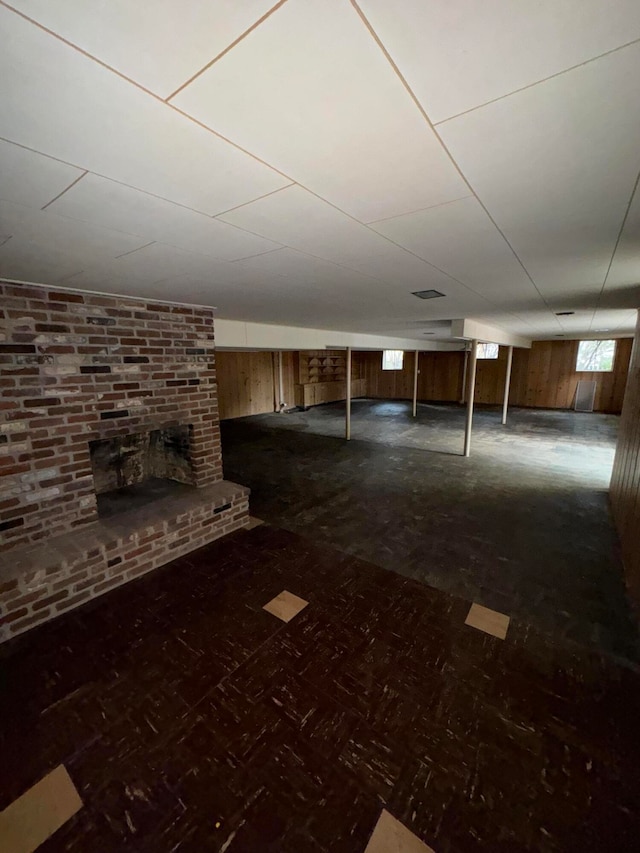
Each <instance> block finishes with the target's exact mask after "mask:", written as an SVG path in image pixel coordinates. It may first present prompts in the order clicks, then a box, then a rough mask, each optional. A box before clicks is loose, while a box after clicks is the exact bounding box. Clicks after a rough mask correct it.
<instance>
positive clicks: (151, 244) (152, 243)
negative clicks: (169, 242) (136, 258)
mask: <svg viewBox="0 0 640 853" xmlns="http://www.w3.org/2000/svg"><path fill="white" fill-rule="evenodd" d="M156 243H157V240H151V242H150V243H145V244H144V246H137V247H136V248H135V249H130V250H129V251H128V252H123V253H122V254H121V255H115V258H116V259H117V258H126V256H127V255H133V254H135V253H136V252H139V251H140V250H141V249H147V248H149V246H155V244H156Z"/></svg>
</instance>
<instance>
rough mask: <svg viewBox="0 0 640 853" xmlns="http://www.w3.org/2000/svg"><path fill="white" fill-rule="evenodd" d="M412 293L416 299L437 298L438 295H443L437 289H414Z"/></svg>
mask: <svg viewBox="0 0 640 853" xmlns="http://www.w3.org/2000/svg"><path fill="white" fill-rule="evenodd" d="M413 295H414V296H417V297H418V299H437V298H438V296H444V293H440V291H439V290H414V291H413Z"/></svg>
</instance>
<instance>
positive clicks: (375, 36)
mask: <svg viewBox="0 0 640 853" xmlns="http://www.w3.org/2000/svg"><path fill="white" fill-rule="evenodd" d="M350 2H351V5H352V6H353V8H354V9H355V10H356V12H357V13H358V15H359V16H360V18H361V20H362V22H363V24H364V26H365V27H366V28H367V30H368V31H369V33H370V35H371V37H372V38H373V40H374V41H375V42H376V44H377V45H378V47H379V48H380V50H381V51H382V53H383V54H384V56H385V58H386V59H387V61H388V62H389V64H390V66H391V67H392V68H393V70H394V71H395V73H396V74H397V75H398V78H399V79H400V81H401V83H402V85H403V86H404V87H405V89H406V91H407V93H408V94H409V96H410V97H411V99H412V100H413V102H414V103H415V105H416V106H417V108H418V109H419V111H420V113H421V114H422V117H423V118H424V120H425V121H426V122H427V124H428V126H429V127H430V128H431V130H432V131H433V133H434V134H435V136H436V138H437V139H438V141H439V142H440V145H441V146H442V149H443V151H444V152H445V153H446V155H447V157H448V158H449V160H450V161H451V163H452V164H453V166H454V167H455V169H456V170H457V172H458V174H459V175H460V177H461V178H462V180H463V181H464V182H465V184H466V185H467V187H468V188H469V191H470V192H471V193H472V195H473V196H474V197H475V199H476V200H477V202H478V204H479V205H480V206H481V207H482V209H483V210H484V212H485V213H486V214H487V216H488V217H489V219H490V220H491V222H492V223H493V225H494V227H495V228H496V230H497V231H498V233H499V234H500V236H501V237H502V239H503V240H504V241H505V243H506V244H507V246H508V247H509V249H510V250H511V252H512V254H513V256H514V258H515V259H516V260H517V262H518V263H519V264H520V266H521V267H522V270H523V271H524V273H525V275H526V276H527V278H528V279H529V281H530V282H531V284H532V285H533V287H534V288H535V290H536V292H537V294H538V295H539V297H540V299H541V300H542V302H543V303H544V305H545V306H546V307H547V309H548V310H549V311H550V312H551V313H552V314H554V312H553V310H552V308H551V306H550V305H549V303H548V302H547V300H546V299H545V297H544V296H543V295H542V293H541V292H540V290H539V289H538V286H537V284H536V283H535V281H534V279H533V277H532V276H531V274H530V273H529V271H528V269H527V268H526V267H525V265H524V264H523V262H522V260H521V259H520V257H519V256H518V254H517V252H516V251H515V249H514V248H513V246H512V245H511V243H510V242H509V240H508V239H507V237H506V235H505V234H504V232H503V231H502V229H501V228H500V226H499V225H498V223H497V222H496V221H495V219H494V218H493V216H492V215H491V213H490V212H489V210H488V208H487V207H486V205H485V204H484V203H483V201H482V199H481V198H480V197H479V196H478V194H477V193H476V191H475V190H474V188H473V186H472V185H471V183H470V181H469V180H468V178H467V177H466V175H465V174H464V172H463V171H462V169H461V168H460V166H459V165H458V163H457V162H456V160H455V158H454V157H453V155H452V153H451V151H450V150H449V148H448V147H447V146H446V145H445V143H444V141H443V140H442V137H441V136H440V134H439V133H438V132H437V131H436V129H435V127H434V125H433V122H432V121H431V119H430V118H429V116H428V114H427V112H426V110H425V109H424V107H423V106H422V104H421V103H420V101H419V100H418V98H417V97H416V95H415V93H414V91H413V89H412V88H411V86H409V83H408V81H407V80H406V78H405V77H404V75H403V74H402V72H401V71H400V69H399V68H398V66H397V64H396V62H395V61H394V59H393V57H392V56H391V54H390V53H389V51H388V50H387V48H386V47H385V45H384V43H383V42H382V40H381V38H380V36H379V35H378V34H377V32H376V31H375V29H374V28H373V26H372V24H371V22H370V21H369V19H368V18H367V16H366V15H365V14H364V12H363V11H362V9H361V8H360V6H359V5H358V3H357V2H356V0H350ZM554 317H555V314H554ZM556 320H557V318H556ZM558 325H560V324H558Z"/></svg>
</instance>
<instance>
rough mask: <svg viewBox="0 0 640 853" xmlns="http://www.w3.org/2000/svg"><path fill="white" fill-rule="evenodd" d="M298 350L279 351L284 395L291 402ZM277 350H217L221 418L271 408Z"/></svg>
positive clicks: (272, 404)
mask: <svg viewBox="0 0 640 853" xmlns="http://www.w3.org/2000/svg"><path fill="white" fill-rule="evenodd" d="M297 356H298V354H297V353H294V352H283V353H282V374H283V380H284V397H285V401H286V403H287V405H289V406H293V405H294V402H293V398H294V384H295V379H296V375H295V374H296V364H297ZM277 358H278V354H277V353H272V352H221V351H219V350H218V351H217V352H216V373H217V378H218V406H219V410H220V420H224V419H225V418H241V417H244V416H245V415H259V414H263V413H264V412H273V411H274V410H275V407H276V396H278V395H277V393H276V389H277V387H278V386H277V382H278V373H277V370H278V365H277Z"/></svg>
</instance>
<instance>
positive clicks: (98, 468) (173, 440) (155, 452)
mask: <svg viewBox="0 0 640 853" xmlns="http://www.w3.org/2000/svg"><path fill="white" fill-rule="evenodd" d="M189 436H190V427H189V426H186V425H185V426H170V427H164V428H163V429H155V430H151V431H150V432H142V433H133V434H129V435H119V436H115V437H114V438H108V439H101V440H98V441H91V442H90V443H89V449H90V452H91V466H92V468H93V481H94V486H95V491H96V495H97V500H98V515H100V516H102V517H105V516H110V515H115V514H116V513H119V512H125V511H129V510H132V509H136V508H138V507H139V506H142V505H143V504H146V503H149V502H150V501H153V500H157V499H158V498H162V497H165V496H166V495H169V494H171V493H173V492H176V491H181V490H184V489H187V488H190V487H191V488H193V484H194V478H193V471H192V467H191V460H190V457H189V447H190V440H189Z"/></svg>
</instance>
